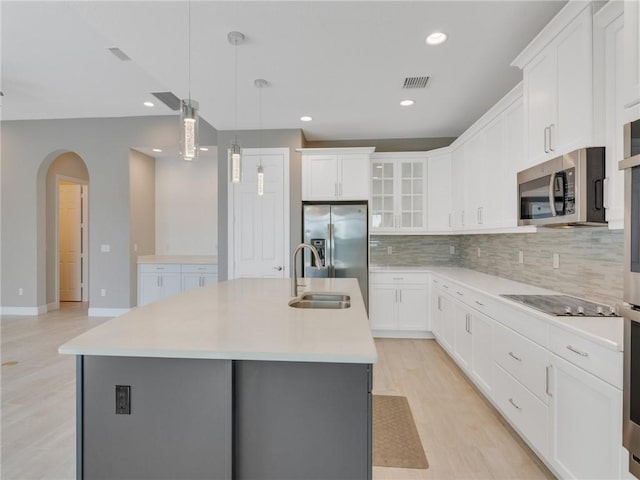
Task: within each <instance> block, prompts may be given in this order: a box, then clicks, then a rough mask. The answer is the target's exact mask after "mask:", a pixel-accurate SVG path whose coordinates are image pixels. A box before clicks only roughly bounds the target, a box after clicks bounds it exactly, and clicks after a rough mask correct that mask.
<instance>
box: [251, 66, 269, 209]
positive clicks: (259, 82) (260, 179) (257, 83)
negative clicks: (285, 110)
mask: <svg viewBox="0 0 640 480" xmlns="http://www.w3.org/2000/svg"><path fill="white" fill-rule="evenodd" d="M253 83H254V85H255V86H256V87H258V91H259V92H260V110H259V111H260V116H259V122H260V124H259V125H260V164H259V165H258V195H259V196H263V195H264V169H263V168H262V89H263V88H264V87H266V86H267V85H269V83H268V82H267V81H266V80H265V79H263V78H258V79H257V80H256V81H255V82H253Z"/></svg>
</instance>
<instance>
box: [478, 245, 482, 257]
mask: <svg viewBox="0 0 640 480" xmlns="http://www.w3.org/2000/svg"><path fill="white" fill-rule="evenodd" d="M481 254H482V252H481V251H480V247H478V256H480V255H481Z"/></svg>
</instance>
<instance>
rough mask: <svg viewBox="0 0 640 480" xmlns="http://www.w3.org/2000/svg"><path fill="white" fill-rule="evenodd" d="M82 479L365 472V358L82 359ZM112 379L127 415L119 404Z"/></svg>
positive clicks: (325, 479) (342, 476) (323, 478)
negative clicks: (125, 395) (122, 389)
mask: <svg viewBox="0 0 640 480" xmlns="http://www.w3.org/2000/svg"><path fill="white" fill-rule="evenodd" d="M77 363H78V452H77V454H78V462H77V463H78V465H77V469H78V470H77V477H78V479H91V480H93V479H110V480H117V479H123V480H124V479H150V480H151V479H154V480H159V479H274V480H276V479H279V480H284V479H295V480H303V479H310V480H311V479H317V480H329V479H336V480H338V479H339V480H346V479H370V478H371V383H372V382H371V374H372V368H371V365H367V364H354V363H343V364H340V363H318V362H277V361H235V360H209V359H177V358H138V357H106V356H79V357H78V361H77ZM116 385H123V386H130V387H131V388H130V397H129V401H130V407H131V408H130V414H116V402H117V399H116V393H115V388H116Z"/></svg>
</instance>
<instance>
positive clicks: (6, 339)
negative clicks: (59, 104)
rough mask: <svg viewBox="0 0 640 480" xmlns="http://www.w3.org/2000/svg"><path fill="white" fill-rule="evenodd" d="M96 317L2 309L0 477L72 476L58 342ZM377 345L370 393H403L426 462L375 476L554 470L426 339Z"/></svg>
mask: <svg viewBox="0 0 640 480" xmlns="http://www.w3.org/2000/svg"><path fill="white" fill-rule="evenodd" d="M105 320H106V319H98V318H88V317H87V310H86V304H63V308H61V309H60V310H59V311H56V312H52V313H48V314H46V315H41V316H39V317H12V316H4V317H2V320H1V324H0V327H1V328H0V337H1V344H2V369H1V372H0V375H1V386H2V423H1V425H2V430H1V435H2V436H1V441H0V448H1V449H2V453H1V463H0V468H1V470H0V478H2V479H3V480H29V479H72V478H75V362H74V358H73V357H70V356H66V355H59V354H58V353H57V349H58V346H60V345H61V344H62V343H64V342H65V341H67V340H68V339H71V338H73V337H75V336H77V335H79V334H80V333H82V332H84V331H86V330H88V329H90V328H93V327H94V326H97V325H99V324H100V323H102V322H104V321H105ZM376 344H377V346H378V353H379V358H380V360H379V363H378V364H377V365H376V366H375V368H374V392H375V393H378V394H384V395H405V396H407V397H408V399H409V403H410V405H411V409H412V412H413V415H414V418H415V420H416V424H417V427H418V432H419V433H420V437H421V439H422V442H423V446H424V448H425V451H426V453H427V458H428V460H429V465H430V467H429V469H427V470H411V469H399V468H383V467H374V470H373V476H374V479H376V480H382V479H393V480H401V479H442V480H448V479H463V478H482V479H525V478H526V479H544V478H553V477H552V476H551V475H550V474H549V473H548V471H546V469H544V467H541V466H540V462H539V460H537V458H536V457H535V456H534V455H533V453H531V451H530V450H528V449H527V447H526V446H524V444H522V442H521V441H519V440H518V439H517V437H516V435H515V434H514V433H512V431H510V429H508V428H507V427H505V426H504V425H503V423H502V422H501V421H500V419H499V416H498V414H497V413H496V412H495V410H493V408H492V407H491V406H489V405H488V404H487V403H486V402H485V401H484V400H483V399H482V398H481V397H480V395H479V394H478V393H477V392H476V391H475V390H474V389H473V387H472V386H471V385H470V383H469V382H468V381H467V380H466V378H465V377H464V375H463V374H462V373H461V371H460V370H459V369H458V368H457V367H456V366H455V364H453V362H452V361H451V359H449V357H448V356H447V355H446V354H445V353H444V352H443V350H442V349H441V348H440V347H439V346H438V345H437V344H436V343H435V342H434V341H433V340H395V339H382V340H377V341H376ZM13 362H17V363H15V364H13Z"/></svg>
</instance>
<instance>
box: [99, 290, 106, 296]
mask: <svg viewBox="0 0 640 480" xmlns="http://www.w3.org/2000/svg"><path fill="white" fill-rule="evenodd" d="M100 296H101V297H106V296H107V289H106V288H101V289H100Z"/></svg>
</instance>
